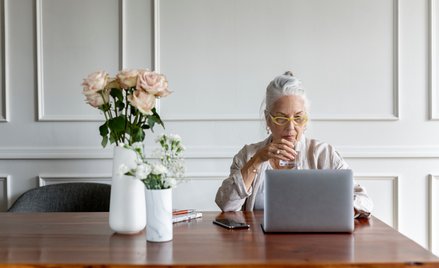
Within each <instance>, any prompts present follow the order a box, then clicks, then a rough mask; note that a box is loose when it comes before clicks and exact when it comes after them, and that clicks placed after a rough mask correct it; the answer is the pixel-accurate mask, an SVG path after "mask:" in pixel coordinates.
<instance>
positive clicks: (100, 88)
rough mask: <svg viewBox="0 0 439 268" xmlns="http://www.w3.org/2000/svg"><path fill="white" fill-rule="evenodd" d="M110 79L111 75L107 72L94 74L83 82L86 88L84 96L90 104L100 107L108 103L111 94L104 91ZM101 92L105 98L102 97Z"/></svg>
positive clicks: (83, 92)
mask: <svg viewBox="0 0 439 268" xmlns="http://www.w3.org/2000/svg"><path fill="white" fill-rule="evenodd" d="M108 79H109V75H108V73H106V72H105V71H98V72H94V73H92V74H89V75H88V76H87V78H85V79H84V81H83V82H82V85H83V86H84V89H83V91H82V94H84V96H85V97H86V101H87V103H88V104H90V105H91V106H93V107H99V106H101V105H102V104H104V103H106V102H108V94H109V93H108V92H106V91H105V90H104V88H105V86H106V85H107V82H108ZM101 92H102V94H103V95H104V97H102V95H101Z"/></svg>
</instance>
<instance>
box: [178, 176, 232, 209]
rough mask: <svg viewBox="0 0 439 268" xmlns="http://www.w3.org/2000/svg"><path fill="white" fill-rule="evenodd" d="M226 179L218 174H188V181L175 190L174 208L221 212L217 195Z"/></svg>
mask: <svg viewBox="0 0 439 268" xmlns="http://www.w3.org/2000/svg"><path fill="white" fill-rule="evenodd" d="M224 178H225V176H221V175H216V174H215V175H212V174H198V175H195V174H192V175H190V174H188V176H187V180H186V181H185V182H182V183H180V184H179V185H178V186H177V187H176V188H175V189H174V190H173V196H172V197H173V200H172V203H173V208H196V209H198V210H202V211H203V210H204V211H219V210H220V209H219V207H218V206H217V205H216V204H215V195H216V192H217V190H218V188H219V187H220V185H221V183H222V181H223V179H224Z"/></svg>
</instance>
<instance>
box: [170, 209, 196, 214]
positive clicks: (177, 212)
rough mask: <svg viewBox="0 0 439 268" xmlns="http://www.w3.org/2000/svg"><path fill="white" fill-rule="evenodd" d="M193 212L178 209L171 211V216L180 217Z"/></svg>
mask: <svg viewBox="0 0 439 268" xmlns="http://www.w3.org/2000/svg"><path fill="white" fill-rule="evenodd" d="M192 212H195V209H180V210H174V211H172V215H181V214H188V213H192Z"/></svg>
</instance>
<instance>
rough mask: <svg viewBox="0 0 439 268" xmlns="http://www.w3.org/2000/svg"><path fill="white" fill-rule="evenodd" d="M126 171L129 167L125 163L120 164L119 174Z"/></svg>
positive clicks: (123, 173)
mask: <svg viewBox="0 0 439 268" xmlns="http://www.w3.org/2000/svg"><path fill="white" fill-rule="evenodd" d="M128 171H129V168H128V167H127V166H126V165H125V164H122V165H120V167H119V175H125V173H127V172H128Z"/></svg>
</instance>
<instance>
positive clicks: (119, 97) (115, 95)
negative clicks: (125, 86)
mask: <svg viewBox="0 0 439 268" xmlns="http://www.w3.org/2000/svg"><path fill="white" fill-rule="evenodd" d="M110 95H111V97H113V98H114V99H117V100H119V101H123V94H122V90H120V89H117V88H112V89H111V90H110Z"/></svg>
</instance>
